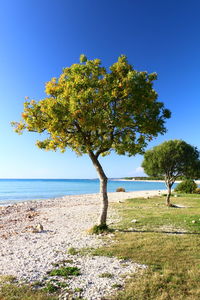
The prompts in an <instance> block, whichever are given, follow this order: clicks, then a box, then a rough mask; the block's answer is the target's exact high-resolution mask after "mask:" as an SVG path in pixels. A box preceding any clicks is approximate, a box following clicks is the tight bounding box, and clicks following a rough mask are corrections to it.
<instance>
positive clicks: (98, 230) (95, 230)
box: [89, 224, 113, 234]
mask: <svg viewBox="0 0 200 300" xmlns="http://www.w3.org/2000/svg"><path fill="white" fill-rule="evenodd" d="M110 232H113V229H111V228H109V227H108V226H107V225H106V224H102V225H94V226H93V227H92V228H91V229H90V230H89V233H90V234H103V233H110Z"/></svg>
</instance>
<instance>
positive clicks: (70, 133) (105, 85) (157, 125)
mask: <svg viewBox="0 0 200 300" xmlns="http://www.w3.org/2000/svg"><path fill="white" fill-rule="evenodd" d="M156 77H157V76H156V74H155V73H152V74H148V73H147V72H139V71H136V70H134V69H133V67H132V66H131V65H130V64H129V63H128V61H127V58H126V57H125V56H120V57H119V59H118V61H117V62H116V63H114V64H113V65H112V66H111V67H110V70H109V71H107V70H106V69H105V68H104V67H102V66H101V61H100V60H99V59H94V60H87V58H86V57H85V56H84V55H81V57H80V63H78V64H73V65H72V66H71V67H68V68H65V69H63V72H62V74H61V75H60V77H59V78H58V79H56V78H53V79H52V80H51V81H49V82H47V84H46V94H47V97H45V98H44V99H41V100H40V101H38V102H36V101H35V100H31V101H26V102H25V103H24V112H23V113H22V121H20V122H19V123H18V122H13V123H12V124H13V125H14V126H15V131H16V132H17V133H21V132H22V131H23V130H25V129H26V130H27V131H30V132H39V133H43V132H46V133H47V134H48V137H47V139H45V140H43V141H38V142H37V146H38V147H39V148H41V149H45V150H54V151H56V150H57V149H60V150H61V151H62V152H64V151H65V149H66V148H71V149H72V150H74V151H75V152H76V153H77V154H78V155H82V154H88V155H89V157H90V159H91V160H92V162H93V164H94V166H95V168H96V170H97V173H98V176H99V178H100V194H101V197H102V204H103V205H102V211H101V214H100V221H99V224H100V225H105V224H106V218H107V208H108V197H107V177H106V175H105V172H104V170H103V168H102V166H101V164H100V161H99V156H100V155H102V156H105V155H108V154H109V153H110V151H111V150H114V151H115V152H116V153H117V154H121V155H125V154H128V155H135V154H137V153H143V150H144V148H145V146H146V145H147V142H148V141H150V140H151V139H152V138H153V137H156V136H157V135H158V133H161V134H163V133H165V131H166V129H165V127H164V123H165V119H166V118H169V117H170V112H169V110H167V109H165V108H164V105H163V103H162V102H158V101H157V93H156V92H155V90H154V89H153V81H154V80H155V79H156Z"/></svg>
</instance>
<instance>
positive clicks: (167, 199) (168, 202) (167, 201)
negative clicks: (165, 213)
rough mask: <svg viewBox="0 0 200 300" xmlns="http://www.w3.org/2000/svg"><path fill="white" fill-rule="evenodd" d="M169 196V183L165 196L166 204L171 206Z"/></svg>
mask: <svg viewBox="0 0 200 300" xmlns="http://www.w3.org/2000/svg"><path fill="white" fill-rule="evenodd" d="M170 196H171V185H168V192H167V197H166V205H167V206H171V202H170Z"/></svg>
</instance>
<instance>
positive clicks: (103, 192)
mask: <svg viewBox="0 0 200 300" xmlns="http://www.w3.org/2000/svg"><path fill="white" fill-rule="evenodd" d="M89 156H90V158H91V160H92V162H93V165H94V166H95V168H96V170H97V173H98V176H99V180H100V197H101V200H102V206H101V213H100V218H99V225H106V220H107V211H108V195H107V182H108V179H107V177H106V175H105V173H104V171H103V168H102V166H101V164H100V162H99V161H98V158H97V157H96V156H95V155H94V153H93V152H92V151H90V152H89Z"/></svg>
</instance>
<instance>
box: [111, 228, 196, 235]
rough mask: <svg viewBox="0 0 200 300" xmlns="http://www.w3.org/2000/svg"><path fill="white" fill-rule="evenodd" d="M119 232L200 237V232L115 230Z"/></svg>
mask: <svg viewBox="0 0 200 300" xmlns="http://www.w3.org/2000/svg"><path fill="white" fill-rule="evenodd" d="M114 231H118V232H126V233H128V232H135V233H164V234H179V235H181V234H189V235H200V232H188V231H158V230H135V229H133V230H129V229H114Z"/></svg>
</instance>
